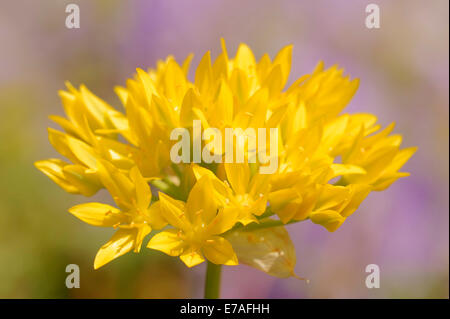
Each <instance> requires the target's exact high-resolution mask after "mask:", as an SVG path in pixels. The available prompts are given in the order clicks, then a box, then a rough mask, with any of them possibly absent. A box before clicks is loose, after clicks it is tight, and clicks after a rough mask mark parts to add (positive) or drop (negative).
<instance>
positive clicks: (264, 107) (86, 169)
mask: <svg viewBox="0 0 450 319" xmlns="http://www.w3.org/2000/svg"><path fill="white" fill-rule="evenodd" d="M222 49H223V52H222V53H221V54H220V55H219V56H218V57H217V59H216V60H215V61H214V62H212V61H211V56H210V53H209V52H207V53H206V54H205V55H204V56H203V58H202V60H201V61H200V64H199V66H198V68H197V70H196V72H195V80H194V81H193V82H192V81H190V80H189V79H188V76H187V74H188V70H189V65H190V62H191V59H192V55H190V56H189V57H188V58H187V59H186V60H185V61H184V62H183V63H182V64H181V65H180V64H179V63H177V61H176V60H175V59H174V58H173V57H171V56H169V57H168V58H167V59H166V60H165V61H158V63H157V67H156V69H150V70H148V71H144V70H142V69H137V73H136V75H135V76H134V78H133V79H128V80H127V82H126V87H116V88H115V91H116V93H117V95H118V96H119V98H120V100H121V102H122V104H123V107H124V112H122V111H118V110H116V109H114V108H113V107H112V106H110V105H108V104H107V103H106V102H104V101H103V100H101V99H100V98H98V97H97V96H95V95H94V94H93V93H91V92H90V91H89V90H88V89H87V88H86V87H85V86H83V85H81V86H80V88H79V89H76V88H74V87H73V86H72V85H70V84H67V88H68V91H61V92H60V96H61V99H62V103H63V106H64V109H65V112H66V115H67V118H63V117H58V116H52V117H51V119H52V120H53V121H55V122H56V123H57V124H59V125H60V126H61V128H62V129H63V131H64V132H61V131H57V130H54V129H49V140H50V142H51V144H52V145H53V146H54V148H55V149H56V150H57V151H58V152H59V153H60V154H61V155H62V156H63V157H65V158H66V159H67V160H68V162H66V161H63V160H60V159H49V160H44V161H38V162H36V166H37V168H39V169H40V170H41V171H42V172H43V173H44V174H46V175H47V176H48V177H50V178H51V179H52V180H53V181H54V182H55V183H57V184H58V185H59V186H61V187H62V188H63V189H64V190H65V191H67V192H70V193H74V194H83V195H85V196H91V195H93V194H95V193H96V192H97V191H98V190H99V189H101V188H103V187H104V188H106V189H107V190H108V191H109V193H110V194H111V196H112V198H113V199H114V201H115V203H116V204H117V206H118V208H115V207H112V206H110V205H106V204H101V203H89V204H81V205H77V206H75V207H72V208H71V209H69V211H70V212H71V213H72V214H73V215H75V216H76V217H78V218H79V219H81V220H83V221H85V222H87V223H89V224H91V225H95V226H106V227H114V228H116V229H117V232H116V233H115V234H114V236H113V237H112V238H111V239H110V240H109V241H108V242H107V243H106V244H105V245H104V246H103V247H102V248H101V249H100V250H99V252H98V254H97V257H96V259H95V263H94V267H95V268H98V267H101V266H103V265H104V264H106V263H108V262H109V261H111V260H113V259H115V258H117V257H119V256H121V255H123V254H124V253H126V252H129V251H131V250H133V251H135V252H138V251H139V249H140V247H141V245H142V242H143V240H144V237H146V236H147V235H149V234H150V232H151V230H156V232H152V234H154V235H153V236H152V238H151V239H150V241H149V242H148V245H147V247H148V248H150V249H156V250H160V251H162V252H164V253H166V254H168V255H171V256H179V257H180V258H181V260H182V261H183V262H184V263H185V264H186V265H187V266H189V267H192V266H195V265H197V264H199V263H202V262H203V261H204V260H205V259H206V260H208V267H214V265H220V264H225V265H236V264H238V262H241V263H246V264H248V265H250V266H253V267H255V268H257V269H260V270H262V271H265V272H267V273H268V274H271V275H274V276H278V277H288V276H291V275H294V271H293V269H294V266H295V250H294V248H293V243H292V241H291V240H290V238H289V235H288V233H287V231H286V230H285V229H284V226H283V225H285V224H288V223H293V222H297V221H302V220H306V219H309V220H311V221H312V222H313V223H316V224H320V225H322V226H324V227H325V228H326V229H327V230H328V231H331V232H332V231H335V230H336V229H337V228H339V227H340V226H341V225H342V223H343V222H344V221H345V220H346V218H347V217H349V216H350V215H351V214H352V213H354V212H355V211H356V210H357V208H358V206H359V205H360V203H361V202H362V201H363V200H364V199H365V198H366V196H367V195H368V194H369V193H370V192H371V191H381V190H384V189H386V188H387V187H389V186H390V185H391V184H392V183H393V182H394V181H396V180H397V179H398V178H400V177H404V176H407V175H408V173H403V172H399V170H400V169H401V167H402V166H403V165H404V164H405V163H406V162H407V161H408V159H409V158H410V157H411V156H412V155H413V153H414V152H415V151H416V148H415V147H410V148H405V149H400V144H401V140H402V138H401V136H400V135H390V134H391V132H392V130H393V127H394V125H393V124H391V125H389V126H388V127H387V128H385V129H383V130H381V127H380V125H378V124H377V118H376V117H375V116H374V115H371V114H367V113H358V114H347V113H344V112H343V110H344V108H345V106H346V105H347V104H348V103H349V101H350V99H351V98H352V97H353V95H354V94H355V92H356V90H357V87H358V80H356V79H353V80H351V79H350V78H349V77H348V76H344V75H343V70H342V69H339V68H338V67H337V66H333V67H331V68H329V69H324V65H323V63H322V62H321V63H319V64H318V66H317V67H316V68H315V70H314V71H313V72H312V73H311V74H307V75H304V76H302V77H300V78H299V79H298V80H296V81H294V82H293V84H292V85H290V86H289V87H287V88H285V86H286V83H287V81H288V77H289V72H290V68H291V56H292V46H286V47H285V48H283V49H282V50H281V51H280V52H279V53H278V54H277V55H276V57H275V59H273V60H271V59H270V58H269V56H268V55H267V54H265V55H263V56H262V58H261V59H260V60H259V62H257V61H256V60H255V57H254V55H253V53H252V51H251V50H250V48H249V47H248V46H246V45H245V44H241V45H240V46H239V48H238V50H237V53H236V55H235V57H234V58H230V57H229V55H228V52H227V49H226V46H225V42H224V41H223V40H222ZM194 121H200V122H201V126H202V127H204V128H216V129H217V130H218V131H219V132H224V131H225V130H226V129H227V128H234V129H237V128H240V129H242V131H241V132H243V133H240V134H241V135H245V134H246V133H245V130H246V129H247V128H254V129H260V128H264V129H269V128H276V129H278V131H279V134H278V137H277V142H278V143H277V144H278V145H276V146H272V145H270V147H272V149H271V150H272V151H276V154H277V156H276V160H277V163H278V167H277V169H276V171H275V173H273V174H261V173H260V172H259V171H258V167H260V166H262V165H263V163H262V162H261V161H260V160H259V159H258V160H256V161H255V162H251V161H250V154H249V152H250V150H249V149H247V151H246V153H245V160H244V162H243V163H223V161H216V162H213V163H210V164H208V163H205V162H196V164H189V163H183V162H181V163H174V162H173V161H171V155H170V153H171V148H172V146H173V145H174V144H175V141H174V140H172V138H171V132H172V131H173V130H174V129H177V128H185V129H188V131H192V130H193V123H194ZM239 137H245V138H247V139H246V140H245V139H243V140H241V141H245V142H244V144H245V145H248V144H249V139H248V138H249V136H237V140H239ZM206 142H210V139H208V138H206V140H203V144H202V145H205V144H208V145H207V150H209V151H210V152H211V153H213V154H214V155H216V157H217V156H218V157H219V159H221V158H223V157H224V156H225V154H224V152H223V147H218V146H219V145H218V144H214V143H206ZM215 142H217V141H215ZM237 143H239V142H237ZM214 145H215V146H214ZM270 147H269V148H270ZM269 148H268V149H264V150H263V151H264V152H265V151H268V150H269ZM149 183H150V184H151V186H152V187H153V188H155V190H158V191H159V196H158V198H153V199H152V195H151V191H150V187H149ZM158 230H161V231H160V232H157V231H158Z"/></svg>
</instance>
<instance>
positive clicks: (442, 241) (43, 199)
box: [0, 0, 449, 298]
mask: <svg viewBox="0 0 450 319" xmlns="http://www.w3.org/2000/svg"><path fill="white" fill-rule="evenodd" d="M69 3H76V4H78V5H79V6H80V11H81V28H80V29H72V30H70V29H67V28H66V27H65V24H64V23H65V19H66V15H67V14H66V13H65V7H66V5H67V4H69ZM369 3H370V2H369V1H362V0H361V1H332V0H327V1H325V0H322V1H294V0H293V1H265V0H264V1H263V0H258V1H257V0H247V1H235V0H227V1H225V0H223V1H206V0H205V1H200V0H195V1H162V0H161V1H156V0H155V1H144V0H143V1H137V0H132V1H111V0H110V1H87V0H77V1H76V0H73V1H51V0H42V1H33V0H16V1H10V2H6V1H2V2H1V4H0V298H187V297H202V289H203V272H204V270H205V269H204V266H203V265H201V266H199V267H196V268H194V269H187V268H186V267H185V266H184V265H182V263H181V262H180V261H179V260H178V259H175V258H172V257H168V256H165V255H163V254H161V253H159V252H152V251H150V250H148V249H143V250H142V252H141V253H139V254H134V253H129V254H127V255H125V256H123V257H121V258H119V259H118V260H116V261H114V262H112V263H110V264H108V265H107V266H105V267H103V268H101V269H100V270H97V271H94V270H93V260H94V257H95V254H96V252H97V250H98V248H99V247H100V246H101V245H103V243H105V242H106V241H107V240H108V238H109V237H110V236H111V232H112V230H109V229H100V228H95V227H92V226H89V225H86V224H84V223H82V222H81V221H79V220H77V219H76V218H74V217H73V216H71V215H70V214H69V213H67V209H68V208H69V207H71V206H73V205H75V204H78V203H82V202H85V201H86V198H83V197H81V196H73V195H69V194H66V193H65V192H64V191H62V190H61V189H60V188H59V187H58V186H56V185H55V184H54V183H53V182H51V181H50V180H49V179H48V178H47V177H45V176H44V175H43V174H42V173H40V172H39V171H38V170H37V169H35V167H34V166H33V162H34V161H36V160H40V159H45V158H50V157H59V156H58V154H57V153H56V152H55V151H54V150H53V149H52V148H51V146H50V144H49V142H48V140H47V131H46V127H48V126H52V127H54V125H53V124H52V123H51V122H50V121H49V120H48V116H49V115H51V114H58V115H62V114H63V111H62V107H61V104H60V101H59V98H58V96H57V90H59V89H63V88H64V81H66V80H69V81H71V82H72V83H73V84H74V85H77V86H78V85H79V84H81V83H84V84H86V85H87V86H88V88H90V89H91V90H92V91H93V92H94V93H96V94H97V95H99V96H100V97H102V98H103V99H105V100H106V101H108V102H109V103H111V104H113V105H115V106H117V107H119V108H120V106H119V105H120V103H119V100H118V98H117V97H116V96H115V95H114V93H113V86H114V85H124V83H125V80H126V78H128V77H131V76H132V74H133V73H134V70H135V68H136V67H143V68H147V67H152V66H154V65H155V64H156V61H157V59H163V58H165V57H166V56H167V55H168V54H173V55H174V56H175V57H176V58H177V59H178V60H179V61H182V60H183V59H184V58H185V56H186V55H187V54H189V53H190V52H193V53H194V54H195V59H194V62H193V65H194V66H196V65H197V64H198V62H199V59H200V58H201V56H202V55H203V53H204V52H206V50H209V49H211V50H212V53H213V56H216V55H217V54H218V53H219V52H220V41H219V39H220V37H224V38H225V39H226V40H227V45H228V49H229V51H230V52H232V51H235V50H236V48H237V46H238V44H239V42H246V43H247V44H249V45H250V46H251V47H252V49H254V52H255V55H256V57H257V58H259V57H260V56H261V55H262V54H263V53H264V52H268V53H269V54H270V55H271V56H272V57H273V56H274V54H275V53H276V52H277V51H278V50H279V49H280V48H281V47H282V46H284V45H286V44H289V43H293V44H294V55H293V70H292V73H291V77H290V82H292V81H293V80H295V79H296V78H298V77H300V76H301V75H302V74H304V73H309V72H311V71H312V70H313V68H314V66H315V64H316V63H317V62H318V61H319V60H320V59H323V60H324V61H325V64H326V65H328V66H331V65H332V64H334V63H338V64H339V65H340V66H342V67H344V68H345V69H346V71H347V72H348V73H349V74H351V76H352V77H359V78H360V79H361V85H360V89H359V91H358V93H357V94H356V96H355V98H354V100H353V101H352V102H351V104H350V106H349V109H348V110H349V111H350V112H372V113H375V114H376V115H378V116H379V118H380V122H381V123H382V124H384V125H386V124H388V123H389V122H391V121H396V122H397V128H396V132H399V133H402V134H403V135H404V145H405V147H406V146H413V145H418V146H419V151H418V153H417V154H416V155H415V156H414V157H413V159H412V160H411V161H410V162H409V163H408V164H407V165H406V167H405V170H406V171H409V172H411V173H412V176H411V177H408V178H406V179H402V180H400V181H398V182H397V183H396V184H395V185H393V186H392V187H391V188H390V189H388V190H387V191H385V192H383V193H375V194H371V195H370V196H369V198H368V200H367V201H366V202H365V203H364V204H363V205H362V206H361V208H360V210H359V212H357V213H356V214H355V215H353V216H352V217H351V218H350V219H349V220H348V221H347V222H346V223H345V224H344V225H343V226H342V227H341V228H340V229H339V230H338V231H337V232H335V233H332V234H331V233H328V232H327V231H325V230H324V229H322V228H321V227H320V226H318V225H314V224H312V223H300V224H298V225H295V226H289V228H288V230H289V232H290V234H291V236H292V239H293V241H294V242H295V245H296V249H297V259H298V265H297V267H296V272H297V273H298V274H299V275H301V276H303V277H307V278H308V279H309V280H310V284H306V283H305V282H302V281H298V280H296V279H283V280H281V279H276V278H271V277H269V276H268V275H266V274H264V273H260V272H259V271H257V270H254V269H250V268H248V267H246V266H238V267H234V268H230V267H226V268H225V270H224V273H223V287H222V296H223V297H227V298H347V297H350V298H407V297H412V298H448V291H449V279H448V278H449V277H448V274H449V273H448V271H449V254H448V251H449V244H448V243H449V220H448V207H449V200H448V199H449V197H448V191H449V189H448V188H449V178H448V177H449V171H448V164H449V149H448V145H449V121H448V116H449V113H448V112H449V104H448V102H449V91H448V85H449V74H448V67H449V65H448V64H449V63H448V62H449V60H448V59H449V55H448V54H449V51H448V50H449V46H448V36H449V32H448V27H449V16H448V2H447V1H444V0H441V1H439V0H436V1H424V0H422V1H377V2H376V3H377V4H379V6H380V9H381V28H380V29H372V30H369V29H367V28H366V27H365V25H364V20H365V17H366V13H365V7H366V5H367V4H369ZM90 200H91V199H90ZM94 200H99V201H103V202H110V201H111V199H110V198H109V195H108V194H107V193H106V192H104V191H102V192H100V193H99V194H97V195H95V197H94ZM370 263H376V264H378V265H379V266H380V269H381V287H380V288H379V289H371V290H369V289H367V288H366V287H365V284H364V280H365V276H366V275H367V274H366V273H365V272H364V269H365V266H366V265H367V264H370ZM68 264H77V265H79V266H80V269H81V287H80V288H79V289H67V288H66V286H65V278H66V276H67V274H66V273H65V267H66V265H68Z"/></svg>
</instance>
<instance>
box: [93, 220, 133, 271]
mask: <svg viewBox="0 0 450 319" xmlns="http://www.w3.org/2000/svg"><path fill="white" fill-rule="evenodd" d="M136 235H137V229H136V228H131V229H119V230H117V231H116V232H115V233H114V235H113V236H112V237H111V239H110V240H109V241H108V242H107V243H106V244H104V245H103V246H102V247H101V248H100V250H99V251H98V252H97V255H96V256H95V261H94V269H98V268H100V267H102V266H104V265H105V264H107V263H109V262H110V261H111V260H113V259H116V258H117V257H120V256H122V255H124V254H126V253H127V252H129V251H130V250H132V249H133V248H134V245H135V243H136Z"/></svg>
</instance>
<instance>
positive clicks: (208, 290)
mask: <svg viewBox="0 0 450 319" xmlns="http://www.w3.org/2000/svg"><path fill="white" fill-rule="evenodd" d="M221 271H222V265H216V264H213V263H212V262H210V261H208V262H207V266H206V279H205V299H218V298H220V275H221Z"/></svg>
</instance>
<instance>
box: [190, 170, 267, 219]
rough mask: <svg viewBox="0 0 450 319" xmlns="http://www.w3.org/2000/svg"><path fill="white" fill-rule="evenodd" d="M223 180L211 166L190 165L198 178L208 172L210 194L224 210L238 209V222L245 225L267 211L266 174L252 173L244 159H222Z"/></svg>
mask: <svg viewBox="0 0 450 319" xmlns="http://www.w3.org/2000/svg"><path fill="white" fill-rule="evenodd" d="M224 169H225V172H226V179H227V180H226V181H225V182H222V181H221V180H220V179H219V178H217V176H216V175H214V173H212V172H211V171H210V170H208V169H206V168H203V167H200V166H198V165H194V166H193V170H194V174H195V176H196V178H197V179H200V178H201V177H202V176H205V175H206V176H209V177H210V178H211V180H212V188H211V195H210V196H211V197H212V198H213V199H214V200H217V202H218V203H219V205H222V206H223V207H225V208H226V209H227V210H231V211H236V212H237V222H240V223H242V224H243V225H244V226H245V225H248V224H250V223H252V222H258V219H257V218H256V216H260V215H262V214H263V213H264V212H265V211H266V207H267V196H268V194H269V187H270V185H269V175H262V174H254V175H253V176H250V175H251V172H250V168H249V165H248V164H247V163H225V164H224Z"/></svg>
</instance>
